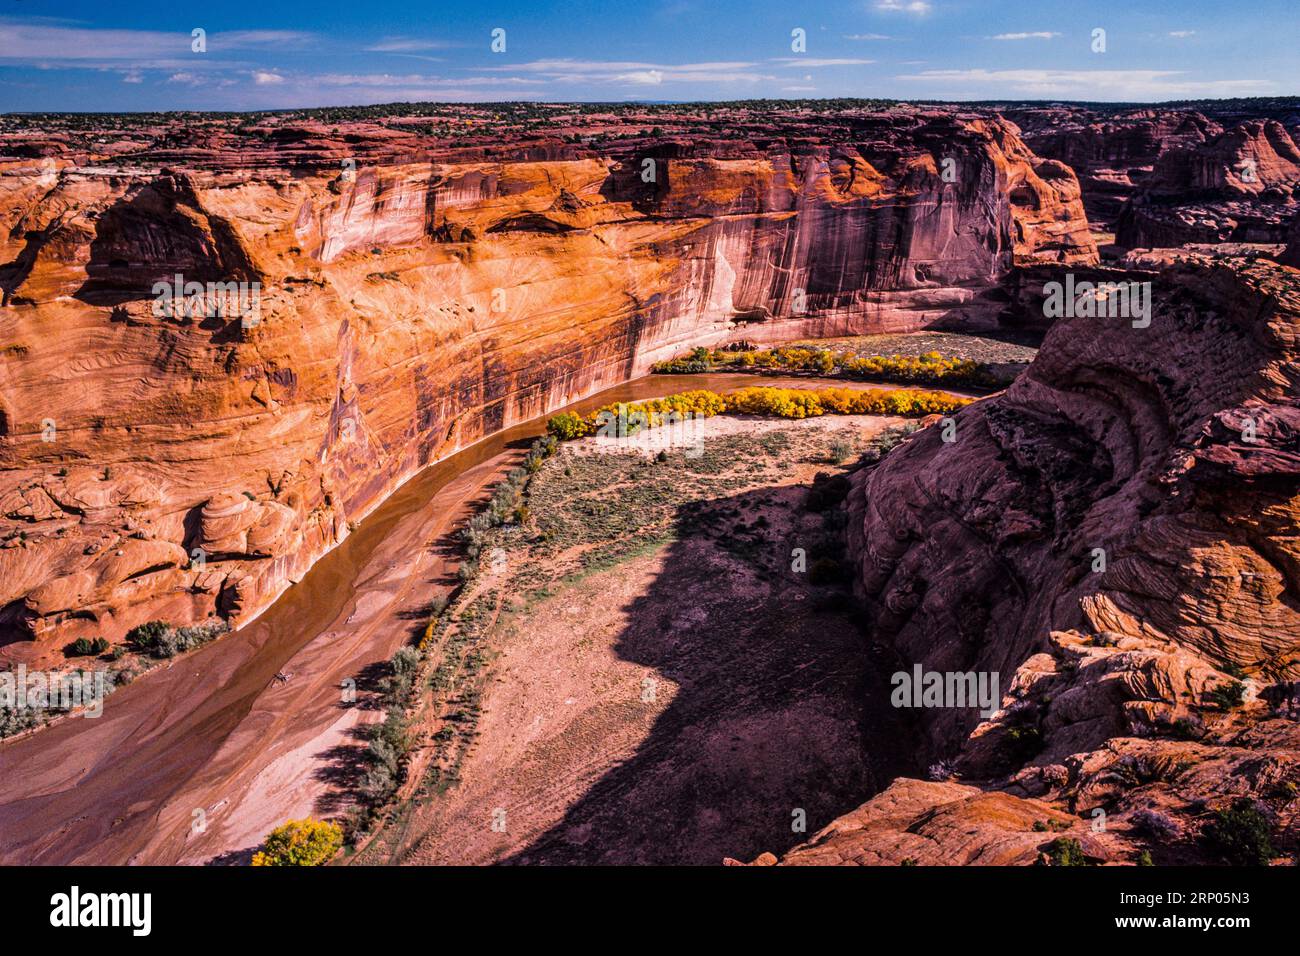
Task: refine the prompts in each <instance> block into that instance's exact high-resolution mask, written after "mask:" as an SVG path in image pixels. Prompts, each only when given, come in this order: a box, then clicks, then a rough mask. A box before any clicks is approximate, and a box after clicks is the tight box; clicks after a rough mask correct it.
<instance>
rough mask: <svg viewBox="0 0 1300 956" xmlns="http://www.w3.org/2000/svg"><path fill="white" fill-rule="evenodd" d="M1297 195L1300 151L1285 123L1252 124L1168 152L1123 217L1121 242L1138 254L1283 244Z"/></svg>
mask: <svg viewBox="0 0 1300 956" xmlns="http://www.w3.org/2000/svg"><path fill="white" fill-rule="evenodd" d="M1297 191H1300V147H1297V146H1296V144H1295V142H1294V140H1293V139H1292V138H1291V134H1290V133H1288V131H1287V129H1286V127H1284V126H1283V125H1282V124H1281V123H1279V122H1277V121H1275V120H1252V121H1250V122H1246V123H1242V124H1240V125H1239V126H1235V127H1233V128H1232V129H1229V130H1226V131H1224V132H1222V133H1220V134H1218V135H1217V136H1214V137H1212V138H1209V139H1207V140H1206V141H1205V142H1203V143H1199V144H1192V145H1180V146H1176V147H1172V148H1168V149H1166V150H1165V151H1164V152H1163V153H1161V155H1160V158H1159V160H1158V161H1157V162H1156V164H1155V166H1154V168H1153V170H1152V172H1151V174H1150V175H1149V176H1147V177H1146V178H1145V179H1144V180H1143V181H1142V183H1141V185H1140V187H1139V188H1138V189H1137V190H1136V191H1135V192H1134V194H1133V195H1132V197H1131V198H1130V199H1129V201H1128V202H1127V203H1126V204H1125V205H1124V207H1123V209H1122V210H1121V211H1120V213H1119V215H1118V216H1117V217H1116V223H1115V241H1116V243H1118V244H1119V245H1121V246H1124V247H1126V248H1130V249H1133V248H1154V247H1176V246H1181V245H1185V244H1189V243H1223V242H1244V243H1267V244H1278V243H1283V242H1285V241H1286V230H1287V226H1288V225H1289V223H1290V221H1291V219H1292V218H1293V217H1294V216H1295V215H1296V211H1297V210H1298V209H1300V198H1297Z"/></svg>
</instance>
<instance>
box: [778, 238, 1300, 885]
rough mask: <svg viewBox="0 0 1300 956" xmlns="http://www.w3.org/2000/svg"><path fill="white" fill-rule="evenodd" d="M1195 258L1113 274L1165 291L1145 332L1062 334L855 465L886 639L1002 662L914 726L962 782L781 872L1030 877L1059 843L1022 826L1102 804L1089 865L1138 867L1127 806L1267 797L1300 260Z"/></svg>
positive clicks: (910, 790)
mask: <svg viewBox="0 0 1300 956" xmlns="http://www.w3.org/2000/svg"><path fill="white" fill-rule="evenodd" d="M1191 258H1192V261H1190V262H1188V263H1186V264H1184V265H1181V266H1179V267H1177V268H1176V269H1173V270H1171V271H1168V272H1165V273H1163V274H1161V275H1159V276H1156V275H1145V276H1144V275H1141V274H1137V273H1125V274H1119V273H1116V275H1115V278H1117V279H1145V280H1153V281H1154V282H1155V295H1154V302H1155V305H1154V309H1153V315H1152V318H1151V322H1150V326H1149V327H1147V328H1134V327H1133V326H1132V324H1131V322H1130V321H1129V320H1128V319H1118V318H1063V319H1060V320H1058V321H1057V322H1056V323H1055V324H1054V325H1053V327H1052V328H1051V330H1050V332H1049V333H1048V335H1047V338H1046V340H1045V341H1044V343H1043V347H1042V350H1041V351H1040V353H1039V355H1038V357H1037V358H1036V360H1035V361H1034V363H1033V364H1032V365H1031V366H1030V368H1029V369H1028V371H1027V372H1026V373H1025V374H1024V375H1023V376H1021V377H1020V378H1019V379H1018V380H1017V381H1016V382H1015V383H1014V384H1013V385H1012V386H1011V387H1010V388H1009V389H1008V390H1007V391H1006V392H1005V393H1004V394H1002V395H1000V396H996V397H993V398H990V399H987V400H985V401H983V402H979V403H976V404H974V405H971V406H969V407H968V408H966V409H964V410H962V411H961V412H959V413H958V414H957V415H956V416H954V417H955V421H956V429H955V432H953V433H951V437H952V439H953V440H951V441H948V442H945V441H944V440H943V429H942V428H941V427H939V426H938V425H935V426H932V427H930V428H927V429H924V430H922V431H920V432H918V433H916V435H915V436H914V437H913V438H912V439H911V440H910V441H909V442H908V443H907V444H906V445H904V446H902V447H901V448H899V449H897V450H895V451H894V452H893V453H891V454H890V455H888V456H887V457H886V458H885V459H884V460H883V461H882V462H881V463H880V464H878V465H876V466H874V467H872V468H870V469H867V470H864V471H861V472H859V473H857V475H856V476H855V480H854V484H853V489H852V491H851V494H850V499H849V501H850V504H849V514H850V520H849V541H850V550H851V552H852V553H853V554H854V556H855V561H856V565H857V573H858V583H859V589H860V593H861V594H862V595H863V596H864V597H865V599H866V601H867V604H868V607H869V611H870V616H871V623H872V625H873V626H874V629H875V633H876V635H877V637H878V638H880V639H881V640H884V641H886V642H888V643H890V644H891V645H892V646H893V647H894V648H895V649H897V650H898V651H899V652H900V653H901V655H902V657H903V658H904V659H905V660H906V661H907V662H908V663H909V664H912V663H919V664H921V665H922V666H923V667H924V669H925V670H926V671H938V672H968V671H973V672H981V673H990V672H991V673H996V674H997V675H999V677H1000V686H1001V688H1002V693H1003V700H1002V706H1003V709H1002V710H1001V711H1000V712H999V713H998V714H996V715H994V717H993V718H992V719H991V720H987V721H984V722H980V718H979V716H978V714H977V713H976V712H975V711H974V710H972V709H969V708H956V707H951V706H949V707H946V708H945V707H937V708H932V709H925V710H922V711H919V712H918V713H919V717H920V720H921V723H922V726H923V727H924V728H925V730H926V733H927V734H928V738H929V748H930V750H929V755H928V756H929V759H930V760H932V761H935V762H936V763H937V762H939V761H945V763H944V764H943V766H942V767H941V768H940V769H939V770H938V772H937V773H936V775H935V779H936V781H938V780H942V779H943V778H944V777H946V776H948V775H949V774H950V773H952V772H953V771H955V772H956V773H958V774H960V775H961V777H962V778H963V783H964V784H972V783H973V784H976V786H970V785H957V784H954V783H940V782H935V783H922V782H920V781H900V782H899V783H896V784H895V786H894V787H892V788H891V789H890V790H889V791H887V792H886V793H885V794H882V795H881V796H880V797H877V798H876V799H875V800H873V801H871V802H870V803H868V804H866V805H865V806H864V807H862V808H861V809H860V810H858V811H855V813H854V814H851V815H849V817H846V818H845V819H844V820H842V821H840V822H839V823H837V824H835V825H833V826H832V827H831V828H828V830H827V831H825V832H823V833H822V834H819V835H818V836H817V837H816V838H814V840H813V841H812V842H811V843H810V844H808V845H807V846H806V847H804V848H801V849H798V850H796V851H794V852H793V853H792V855H791V857H790V860H789V862H834V861H843V860H848V859H853V860H858V861H860V862H895V863H896V862H899V860H900V859H902V858H903V857H906V856H912V857H913V858H916V857H917V855H918V854H919V856H920V857H921V862H945V863H952V862H960V861H961V860H962V859H963V858H965V859H966V860H969V861H979V860H983V861H986V862H1032V861H1033V860H1034V858H1035V855H1036V853H1037V852H1038V851H1039V850H1040V849H1041V848H1042V846H1041V845H1042V844H1044V843H1046V842H1047V840H1048V839H1049V838H1050V837H1043V836H1042V835H1041V834H1037V835H1033V834H1029V833H1027V832H1026V830H1027V828H1026V827H1025V826H1022V825H1020V823H1018V822H1017V821H1018V820H1030V821H1032V820H1037V819H1044V818H1047V819H1052V818H1053V814H1055V813H1057V812H1059V810H1061V809H1067V810H1069V811H1070V812H1071V813H1073V814H1085V813H1086V812H1089V811H1091V810H1092V809H1093V808H1104V810H1105V811H1106V813H1109V814H1111V822H1110V824H1109V825H1108V827H1107V830H1106V832H1105V834H1104V835H1103V837H1100V838H1094V839H1093V840H1092V843H1091V844H1089V845H1088V847H1087V849H1088V852H1089V855H1095V856H1097V857H1098V858H1101V859H1131V858H1132V856H1133V855H1134V854H1135V853H1136V849H1135V843H1136V846H1137V847H1141V846H1142V845H1143V842H1144V841H1143V839H1141V838H1142V837H1143V836H1144V835H1143V834H1141V833H1140V832H1139V830H1138V829H1136V828H1134V827H1130V825H1129V823H1128V822H1126V821H1127V820H1128V819H1129V817H1130V815H1131V814H1132V813H1133V812H1135V811H1136V810H1139V809H1142V808H1145V807H1157V808H1160V809H1162V810H1169V811H1170V812H1173V813H1178V812H1182V811H1186V810H1188V809H1189V808H1191V809H1193V810H1195V808H1196V807H1201V808H1203V806H1204V803H1205V801H1211V802H1213V801H1214V800H1215V799H1218V798H1226V797H1229V796H1234V795H1236V796H1240V795H1247V796H1252V797H1258V798H1266V797H1269V796H1271V795H1275V792H1276V789H1277V787H1278V786H1280V784H1279V782H1278V781H1280V780H1281V779H1283V778H1284V777H1286V775H1287V774H1290V773H1293V772H1295V770H1296V769H1297V768H1300V730H1297V726H1300V725H1297V724H1296V723H1295V722H1294V720H1291V719H1288V718H1286V717H1284V716H1280V715H1279V713H1278V712H1277V711H1274V710H1271V709H1270V707H1269V706H1268V705H1267V704H1266V703H1265V702H1264V699H1269V700H1273V701H1274V702H1276V701H1277V700H1279V699H1284V698H1287V697H1289V696H1290V695H1291V694H1292V693H1293V692H1294V687H1295V684H1294V683H1286V682H1289V681H1294V680H1295V678H1296V676H1297V670H1300V537H1297V532H1296V529H1297V527H1298V526H1300V272H1297V271H1295V270H1294V269H1290V268H1287V267H1285V266H1280V265H1277V264H1274V263H1271V262H1267V261H1265V260H1260V261H1257V262H1253V263H1252V262H1248V261H1246V260H1242V259H1236V260H1219V261H1213V260H1211V259H1209V258H1206V257H1191ZM1238 678H1241V679H1244V680H1246V681H1247V683H1246V684H1245V685H1243V690H1242V694H1243V695H1244V697H1243V700H1242V701H1237V702H1236V703H1235V704H1234V703H1232V702H1231V695H1230V694H1229V695H1228V698H1226V699H1227V700H1228V701H1229V702H1228V703H1226V704H1225V703H1223V701H1224V699H1225V698H1224V697H1222V696H1216V695H1222V694H1223V693H1224V692H1225V689H1230V688H1232V687H1233V686H1234V685H1235V683H1236V681H1237V679H1238ZM1279 682H1282V683H1279ZM1279 694H1280V697H1279ZM1242 748H1245V749H1244V750H1243V749H1242ZM1261 750H1263V751H1266V752H1267V754H1268V756H1267V758H1266V759H1261V758H1260V756H1259V753H1260V751H1261ZM1193 765H1195V767H1196V769H1195V770H1194V771H1193V770H1189V769H1187V768H1189V767H1192V766H1193ZM1171 768H1177V772H1174V770H1173V769H1171ZM1025 798H1040V799H1041V800H1042V801H1044V802H1038V800H1026V799H1025ZM1197 801H1200V803H1197ZM1199 825H1200V822H1199V821H1196V822H1192V823H1190V824H1188V826H1189V827H1191V829H1190V830H1189V831H1188V832H1189V833H1190V834H1194V833H1195V828H1196V827H1197V826H1199ZM1070 826H1075V827H1077V828H1078V829H1079V830H1080V831H1082V832H1085V833H1086V832H1087V827H1086V826H1085V825H1084V824H1083V823H1082V822H1081V821H1080V820H1079V818H1078V816H1075V817H1073V819H1072V821H1071V820H1066V821H1065V823H1064V827H1065V828H1066V829H1068V828H1069V827H1070ZM1150 835H1151V834H1145V836H1146V837H1149V836H1150ZM922 837H923V838H922ZM1165 842H1172V841H1170V840H1166V841H1165ZM1179 852H1182V851H1179Z"/></svg>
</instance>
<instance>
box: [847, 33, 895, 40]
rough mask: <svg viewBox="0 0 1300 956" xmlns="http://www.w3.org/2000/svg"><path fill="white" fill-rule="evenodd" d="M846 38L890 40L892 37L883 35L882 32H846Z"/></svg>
mask: <svg viewBox="0 0 1300 956" xmlns="http://www.w3.org/2000/svg"><path fill="white" fill-rule="evenodd" d="M844 39H846V40H892V39H894V38H893V37H890V36H885V35H884V34H883V33H846V34H844Z"/></svg>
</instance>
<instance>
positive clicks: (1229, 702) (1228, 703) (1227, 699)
mask: <svg viewBox="0 0 1300 956" xmlns="http://www.w3.org/2000/svg"><path fill="white" fill-rule="evenodd" d="M1205 699H1206V701H1207V702H1208V703H1209V704H1210V705H1211V706H1213V707H1217V708H1218V709H1219V710H1232V709H1233V708H1235V707H1240V706H1241V705H1242V704H1244V703H1245V702H1246V685H1245V684H1243V683H1242V682H1241V681H1239V680H1232V681H1228V682H1227V683H1226V684H1220V685H1219V686H1218V687H1215V688H1213V689H1211V690H1209V691H1207V692H1206V694H1205Z"/></svg>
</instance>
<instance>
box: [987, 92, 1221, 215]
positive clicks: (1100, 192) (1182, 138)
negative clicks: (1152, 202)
mask: <svg viewBox="0 0 1300 956" xmlns="http://www.w3.org/2000/svg"><path fill="white" fill-rule="evenodd" d="M1004 115H1006V117H1007V118H1008V119H1010V120H1012V121H1013V122H1015V123H1017V124H1019V125H1020V127H1021V129H1022V130H1023V138H1024V141H1025V142H1026V143H1027V144H1028V145H1029V148H1030V149H1032V150H1033V151H1034V152H1035V153H1037V154H1038V155H1039V156H1043V157H1045V158H1048V159H1055V160H1059V161H1060V162H1062V163H1065V164H1066V165H1067V166H1069V167H1070V168H1071V169H1073V170H1074V171H1075V172H1076V173H1077V174H1078V176H1079V184H1080V188H1081V189H1082V193H1083V204H1084V206H1085V207H1086V208H1087V211H1088V218H1089V220H1090V221H1092V222H1093V223H1094V224H1097V225H1103V226H1111V225H1113V224H1114V222H1115V221H1116V220H1117V219H1118V218H1119V214H1120V209H1121V208H1122V207H1123V205H1124V202H1125V200H1127V199H1128V198H1129V197H1130V196H1132V195H1134V194H1135V193H1136V192H1137V191H1138V190H1139V188H1140V186H1141V184H1142V183H1143V181H1144V180H1145V179H1146V178H1147V177H1148V176H1149V175H1150V173H1151V171H1152V169H1154V168H1155V166H1156V164H1157V162H1158V161H1159V160H1160V157H1161V156H1163V155H1164V154H1165V152H1167V151H1168V150H1171V149H1194V148H1196V147H1197V146H1200V145H1201V144H1203V143H1205V142H1206V141H1207V140H1209V139H1211V138H1213V137H1215V136H1217V135H1218V134H1220V133H1221V132H1222V131H1223V127H1222V126H1220V125H1219V124H1218V123H1216V122H1214V121H1213V120H1211V119H1208V118H1207V117H1205V116H1204V115H1202V114H1201V113H1198V112H1195V111H1191V110H1187V111H1182V110H1152V109H1142V110H1129V111H1125V112H1121V113H1116V114H1113V115H1109V116H1102V115H1099V114H1098V113H1096V112H1094V111H1091V110H1086V109H1083V108H1078V107H1075V108H1033V109H1009V110H1006V111H1004Z"/></svg>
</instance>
